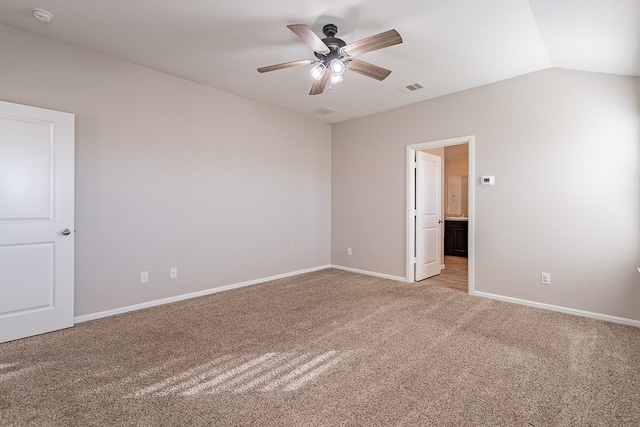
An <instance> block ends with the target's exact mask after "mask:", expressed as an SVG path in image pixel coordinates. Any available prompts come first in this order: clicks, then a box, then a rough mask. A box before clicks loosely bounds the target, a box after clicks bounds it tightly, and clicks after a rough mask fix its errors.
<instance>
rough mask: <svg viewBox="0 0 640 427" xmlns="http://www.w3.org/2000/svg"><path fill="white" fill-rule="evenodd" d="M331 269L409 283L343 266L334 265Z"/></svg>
mask: <svg viewBox="0 0 640 427" xmlns="http://www.w3.org/2000/svg"><path fill="white" fill-rule="evenodd" d="M331 268H336V269H338V270H344V271H349V272H351V273H359V274H365V275H367V276H374V277H380V278H383V279H389V280H395V281H398V282H406V281H407V280H406V279H405V278H404V277H402V276H392V275H390V274H384V273H376V272H375V271H367V270H358V269H357V268H351V267H343V266H341V265H332V266H331Z"/></svg>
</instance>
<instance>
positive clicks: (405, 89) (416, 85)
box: [398, 82, 425, 93]
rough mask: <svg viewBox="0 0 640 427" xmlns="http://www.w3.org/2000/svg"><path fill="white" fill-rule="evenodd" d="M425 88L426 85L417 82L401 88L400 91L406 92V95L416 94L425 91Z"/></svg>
mask: <svg viewBox="0 0 640 427" xmlns="http://www.w3.org/2000/svg"><path fill="white" fill-rule="evenodd" d="M424 88H425V86H424V84H422V83H420V82H416V83H412V84H410V85H406V86H403V87H399V88H398V90H399V91H400V92H404V93H411V92H415V91H417V90H420V89H424Z"/></svg>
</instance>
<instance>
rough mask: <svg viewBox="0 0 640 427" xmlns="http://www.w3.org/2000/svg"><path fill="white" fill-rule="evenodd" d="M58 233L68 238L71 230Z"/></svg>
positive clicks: (66, 229)
mask: <svg viewBox="0 0 640 427" xmlns="http://www.w3.org/2000/svg"><path fill="white" fill-rule="evenodd" d="M60 233H62V235H63V236H68V235H69V234H71V230H69V229H68V228H65V229H63V230H62V231H61V232H60Z"/></svg>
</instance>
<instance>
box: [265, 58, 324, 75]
mask: <svg viewBox="0 0 640 427" xmlns="http://www.w3.org/2000/svg"><path fill="white" fill-rule="evenodd" d="M314 62H316V61H314V60H313V59H302V60H300V61H291V62H285V63H283V64H276V65H269V66H268V67H261V68H258V72H259V73H267V72H269V71H276V70H282V69H283V68H289V67H297V66H298V65H309V64H313V63H314Z"/></svg>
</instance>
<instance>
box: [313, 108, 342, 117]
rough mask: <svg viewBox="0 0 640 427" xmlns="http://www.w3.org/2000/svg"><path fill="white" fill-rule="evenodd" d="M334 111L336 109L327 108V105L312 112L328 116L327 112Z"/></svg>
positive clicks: (331, 112)
mask: <svg viewBox="0 0 640 427" xmlns="http://www.w3.org/2000/svg"><path fill="white" fill-rule="evenodd" d="M336 112H337V111H336V110H332V109H331V108H327V107H324V108H321V109H319V110H316V111H314V113H316V114H320V115H321V116H328V115H329V114H333V113H336Z"/></svg>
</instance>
